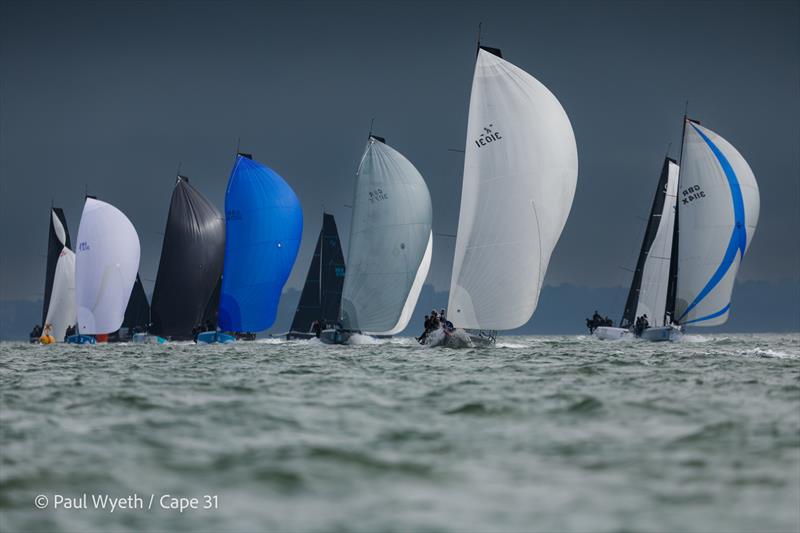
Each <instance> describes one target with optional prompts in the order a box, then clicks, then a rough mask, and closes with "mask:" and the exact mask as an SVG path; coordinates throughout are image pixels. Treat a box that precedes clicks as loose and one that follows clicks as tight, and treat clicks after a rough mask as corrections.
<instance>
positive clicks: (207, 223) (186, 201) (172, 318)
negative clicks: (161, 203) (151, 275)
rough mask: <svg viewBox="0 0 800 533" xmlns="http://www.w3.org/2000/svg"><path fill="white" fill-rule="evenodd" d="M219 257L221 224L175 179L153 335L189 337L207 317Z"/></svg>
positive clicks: (186, 181) (222, 253) (213, 212)
mask: <svg viewBox="0 0 800 533" xmlns="http://www.w3.org/2000/svg"><path fill="white" fill-rule="evenodd" d="M224 258H225V219H224V218H223V216H222V214H221V213H220V212H219V211H218V210H217V208H216V207H214V206H213V205H212V204H211V203H210V202H209V201H208V200H207V199H206V198H205V197H204V196H203V195H202V194H200V193H199V192H198V191H197V190H196V189H195V188H194V187H192V186H191V185H189V179H188V178H186V177H183V176H178V179H177V182H176V183H175V188H174V190H173V191H172V200H171V201H170V206H169V214H168V215H167V227H166V229H165V230H164V244H163V246H162V248H161V260H160V261H159V264H158V274H157V276H156V284H155V288H154V289H153V306H152V313H153V315H152V320H153V326H152V328H151V331H152V332H153V333H155V334H156V335H160V336H162V337H166V338H168V339H175V340H188V339H191V338H192V329H193V328H194V327H195V326H198V325H200V324H201V323H203V322H204V321H205V320H206V319H207V318H208V317H207V316H204V315H205V314H206V310H207V307H208V304H209V301H210V300H212V299H213V293H214V289H215V287H216V285H217V283H218V281H219V279H220V276H221V275H222V264H223V261H224ZM217 300H219V297H218V296H217ZM214 309H215V310H216V305H215V306H214Z"/></svg>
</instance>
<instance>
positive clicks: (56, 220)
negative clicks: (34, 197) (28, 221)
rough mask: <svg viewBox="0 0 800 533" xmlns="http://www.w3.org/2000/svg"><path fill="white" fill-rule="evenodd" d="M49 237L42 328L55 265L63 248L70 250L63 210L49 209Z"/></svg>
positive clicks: (51, 288)
mask: <svg viewBox="0 0 800 533" xmlns="http://www.w3.org/2000/svg"><path fill="white" fill-rule="evenodd" d="M49 222H50V235H49V237H48V239H47V269H46V272H45V278H44V305H43V306H42V326H44V324H45V320H46V318H47V310H48V309H49V308H50V296H51V295H52V293H53V279H54V278H55V275H56V265H57V264H58V258H59V256H60V255H61V251H62V250H63V249H64V247H67V248H69V249H72V244H71V243H70V240H69V229H67V219H66V217H65V216H64V210H63V209H61V208H60V207H53V208H52V209H50V221H49Z"/></svg>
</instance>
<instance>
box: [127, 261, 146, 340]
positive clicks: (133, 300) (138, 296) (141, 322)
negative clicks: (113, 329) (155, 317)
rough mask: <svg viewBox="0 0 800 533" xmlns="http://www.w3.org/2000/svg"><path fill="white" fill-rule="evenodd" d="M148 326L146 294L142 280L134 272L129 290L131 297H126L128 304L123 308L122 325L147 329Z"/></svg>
mask: <svg viewBox="0 0 800 533" xmlns="http://www.w3.org/2000/svg"><path fill="white" fill-rule="evenodd" d="M149 326H150V304H149V303H148V302H147V294H146V293H145V292H144V285H142V280H141V278H140V277H139V274H136V281H135V282H134V284H133V289H132V290H131V297H130V298H128V306H127V307H126V308H125V317H124V318H123V319H122V327H123V328H129V329H133V328H141V329H142V330H147V328H148V327H149Z"/></svg>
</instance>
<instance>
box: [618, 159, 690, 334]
mask: <svg viewBox="0 0 800 533" xmlns="http://www.w3.org/2000/svg"><path fill="white" fill-rule="evenodd" d="M661 174H662V180H663V181H664V183H663V185H662V186H661V188H660V189H659V191H658V194H657V197H660V198H661V200H660V202H659V204H660V205H656V203H654V204H653V213H651V220H653V219H655V220H657V229H656V231H655V234H654V235H653V239H652V241H651V242H650V243H648V246H647V250H646V251H645V250H644V249H643V250H642V251H643V252H644V254H645V256H644V264H643V266H642V274H641V280H640V281H641V283H640V287H639V298H638V301H637V305H636V313H635V314H634V316H633V317H632V319H631V320H630V322H629V324H631V325H632V324H634V323H635V320H636V317H637V316H642V315H647V320H648V323H649V324H650V326H651V327H659V326H665V325H668V324H665V312H666V306H667V287H668V285H669V266H670V260H671V258H672V235H673V233H674V229H675V195H676V194H677V192H678V165H677V163H675V161H673V160H672V159H669V158H667V160H666V161H664V169H663V171H662V173H661ZM664 178H666V179H665V180H664ZM659 184H660V185H661V180H660V181H659Z"/></svg>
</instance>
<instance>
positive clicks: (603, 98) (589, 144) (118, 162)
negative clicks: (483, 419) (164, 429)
mask: <svg viewBox="0 0 800 533" xmlns="http://www.w3.org/2000/svg"><path fill="white" fill-rule="evenodd" d="M798 5H799V4H798V3H797V2H794V1H792V2H784V3H779V2H772V3H770V2H735V3H733V2H731V3H725V2H713V3H700V2H688V3H678V2H665V3H654V2H607V3H603V2H586V3H583V2H552V3H549V2H547V3H545V2H542V3H533V2H525V3H522V2H520V3H505V4H504V3H500V2H497V1H491V2H489V1H481V2H476V3H465V2H453V3H447V2H431V1H428V2H419V3H415V2H369V3H367V2H364V3H343V2H339V3H336V2H324V3H297V2H295V3H291V4H290V3H268V2H202V3H200V2H173V3H169V2H96V3H95V2H91V3H90V2H66V1H58V2H51V3H37V2H31V1H25V2H14V1H7V0H3V1H2V3H0V6H1V7H0V54H1V55H0V228H2V229H0V232H1V238H2V242H0V250H1V251H0V276H1V278H2V279H0V299H39V298H41V296H42V292H43V284H44V262H45V261H44V254H45V252H46V248H47V231H48V227H47V224H48V210H49V207H50V203H51V201H53V202H54V203H55V205H57V206H61V207H63V208H64V210H65V212H66V216H67V221H68V224H69V229H70V232H71V234H72V236H73V239H74V238H75V236H76V235H77V229H78V222H79V218H80V212H81V209H82V203H83V195H84V187H86V188H88V191H89V193H90V194H93V195H96V196H98V197H99V198H100V199H102V200H106V201H108V202H110V203H112V204H114V205H116V206H117V207H119V208H120V209H122V211H124V212H125V213H126V214H127V215H128V216H129V218H130V219H131V220H132V222H133V223H134V225H135V226H136V228H137V230H138V232H139V237H140V239H141V244H142V260H141V269H140V270H141V273H142V277H143V278H144V279H145V280H150V281H146V282H145V286H146V288H147V290H148V292H149V291H151V290H152V285H153V284H152V280H153V279H154V278H155V273H156V270H157V268H158V258H159V255H160V249H161V240H162V233H163V231H164V223H165V220H166V216H167V208H168V206H169V198H170V194H171V191H172V186H173V184H174V176H175V171H176V168H177V166H178V163H179V162H180V163H181V165H182V173H184V174H186V175H188V176H189V177H190V178H191V182H192V184H193V185H194V186H195V187H196V188H198V189H199V190H200V191H201V192H202V193H203V194H205V195H206V196H207V197H208V198H209V199H210V200H211V201H212V202H213V203H215V204H216V205H217V206H219V207H220V208H222V206H223V202H224V192H225V185H226V182H227V179H228V176H229V174H230V170H231V166H232V163H233V156H234V151H235V149H236V143H237V139H239V138H240V139H241V149H242V150H243V151H247V152H252V153H253V154H254V157H255V158H256V159H258V160H259V161H261V162H263V163H265V164H267V165H269V166H270V167H272V168H274V169H275V170H276V171H277V172H279V173H280V174H281V175H282V176H283V177H284V178H285V179H286V180H287V181H288V182H289V183H290V184H291V186H292V187H293V188H294V189H295V191H296V192H297V194H298V196H299V197H300V200H301V201H302V203H303V207H304V216H305V228H304V233H303V245H302V248H301V251H300V256H299V257H298V262H297V263H296V265H295V269H294V271H293V273H292V277H291V278H290V280H289V285H290V286H294V287H299V286H300V285H301V284H302V281H303V278H304V276H305V273H306V270H307V268H308V262H309V261H310V257H311V254H312V252H313V246H314V244H315V241H316V236H317V233H318V231H319V227H320V224H321V221H322V217H321V213H322V209H323V206H324V208H325V209H326V210H328V211H329V212H332V213H333V214H334V215H335V216H336V218H337V223H338V225H339V229H340V232H341V233H342V237H343V239H344V240H345V243H344V244H345V246H346V244H347V243H346V240H347V235H348V231H349V226H350V210H349V209H348V208H347V207H345V206H346V205H347V204H350V203H352V198H351V195H352V183H353V176H354V172H355V169H356V165H357V163H358V160H359V158H360V156H361V153H362V151H363V148H364V143H365V141H366V135H367V131H368V129H369V123H370V119H371V118H372V117H374V118H375V127H374V131H375V133H376V134H378V135H382V136H385V137H386V139H387V142H388V144H390V145H391V146H393V147H394V148H396V149H398V150H399V151H401V152H402V153H403V154H405V155H406V156H407V157H408V158H409V159H410V160H411V161H412V162H413V163H414V164H415V165H416V166H417V168H418V169H419V170H420V172H421V173H422V174H423V176H425V178H426V180H427V182H428V185H429V187H430V190H431V196H432V199H433V206H434V231H436V232H439V233H445V234H447V233H454V232H455V229H456V226H457V222H458V220H457V219H458V205H459V197H460V191H461V172H462V155H461V154H460V153H458V152H453V151H448V149H459V150H461V149H463V147H464V139H465V130H466V124H467V108H468V102H469V91H470V84H471V79H472V73H473V67H474V61H475V38H476V30H477V26H478V22H481V21H482V22H483V39H482V40H483V42H484V44H486V45H490V46H495V47H499V48H501V49H502V50H503V54H504V56H505V58H506V59H508V60H509V61H511V62H512V63H514V64H516V65H518V66H519V67H521V68H523V69H525V70H526V71H528V72H530V73H531V74H532V75H533V76H535V77H536V78H537V79H539V80H540V81H542V82H543V83H544V84H545V85H546V86H547V87H548V88H549V89H550V90H551V91H552V92H553V93H554V94H555V95H556V96H557V97H558V99H559V100H560V101H561V103H562V105H563V106H564V108H565V109H566V111H567V114H568V115H569V117H570V120H571V121H572V125H573V128H574V130H575V136H576V138H577V142H578V154H579V174H578V188H577V193H576V196H575V202H574V204H573V206H572V212H571V214H570V217H569V221H568V222H567V226H566V228H565V230H564V233H563V235H562V237H561V241H560V242H559V244H558V246H557V247H556V250H555V253H554V255H553V259H552V261H551V263H550V268H549V270H548V273H547V278H546V283H547V284H550V285H557V284H561V283H573V284H577V285H585V286H593V287H603V286H616V285H627V284H628V283H629V278H630V273H629V272H627V271H625V270H623V269H621V268H620V266H623V267H628V268H629V267H631V266H633V264H634V263H635V260H636V255H637V254H638V249H639V246H640V244H641V238H642V234H643V232H644V221H643V217H645V216H646V215H647V213H648V211H649V209H650V203H651V202H652V196H653V194H654V192H655V187H656V182H657V180H658V174H659V171H660V169H661V165H662V162H663V157H664V154H665V153H666V152H667V149H668V145H669V143H672V148H671V150H670V153H671V155H672V156H674V157H677V155H678V154H677V152H678V146H679V143H680V139H679V136H680V131H681V116H682V114H683V109H684V102H685V101H686V100H687V99H688V100H689V115H690V116H691V117H692V118H695V119H698V120H700V121H701V122H702V123H703V124H704V125H706V126H708V127H709V128H711V129H712V130H714V131H716V132H718V133H719V134H721V135H722V136H723V137H725V138H726V139H727V140H728V141H730V142H731V143H732V144H733V145H734V146H736V147H737V149H738V150H739V151H740V152H741V153H742V154H743V155H744V157H745V158H746V159H747V161H748V162H749V163H750V166H751V167H752V168H753V170H754V172H755V174H756V178H757V180H758V183H759V186H760V189H761V218H760V220H759V226H758V230H757V232H756V234H755V238H754V241H753V244H752V246H751V248H750V250H749V254H748V257H747V258H746V259H745V262H744V264H743V265H742V268H741V270H740V272H739V279H740V280H764V281H786V280H791V279H794V280H796V279H798V276H800V237H799V236H798V235H800V207H799V206H800V150H799V149H798V146H800V7H798ZM453 244H454V241H453V239H452V238H448V237H437V239H436V240H435V241H434V260H433V265H432V268H431V272H430V275H429V278H428V281H429V282H430V283H432V284H433V285H434V287H435V288H436V289H437V290H446V289H447V288H448V287H449V278H450V267H451V262H452V254H453Z"/></svg>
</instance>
